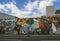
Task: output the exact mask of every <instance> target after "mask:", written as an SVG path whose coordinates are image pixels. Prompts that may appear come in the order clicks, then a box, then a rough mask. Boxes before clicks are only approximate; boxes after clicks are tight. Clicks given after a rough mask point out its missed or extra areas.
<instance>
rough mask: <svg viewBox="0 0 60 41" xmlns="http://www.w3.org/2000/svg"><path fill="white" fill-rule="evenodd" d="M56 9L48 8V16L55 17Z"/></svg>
mask: <svg viewBox="0 0 60 41" xmlns="http://www.w3.org/2000/svg"><path fill="white" fill-rule="evenodd" d="M55 12H56V11H55V9H54V6H47V7H46V16H51V17H52V16H55V15H56V14H55Z"/></svg>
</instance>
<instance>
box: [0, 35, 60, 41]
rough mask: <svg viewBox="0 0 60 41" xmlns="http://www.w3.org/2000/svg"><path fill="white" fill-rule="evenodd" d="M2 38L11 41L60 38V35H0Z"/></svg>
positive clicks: (36, 40)
mask: <svg viewBox="0 0 60 41" xmlns="http://www.w3.org/2000/svg"><path fill="white" fill-rule="evenodd" d="M1 40H4V41H5V40H7V41H8V40H9V41H10V40H11V41H13V40H14V41H15V40H17V41H19V40H20V41H29V40H31V41H32V40H34V41H38V40H60V35H0V41H1Z"/></svg>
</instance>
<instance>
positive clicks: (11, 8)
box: [0, 0, 60, 17]
mask: <svg viewBox="0 0 60 41" xmlns="http://www.w3.org/2000/svg"><path fill="white" fill-rule="evenodd" d="M50 5H53V6H54V8H55V10H58V9H60V0H0V12H3V13H6V14H10V15H13V16H17V17H24V16H25V17H29V16H30V17H31V16H41V15H45V14H44V13H45V7H46V6H50ZM22 15H23V16H22Z"/></svg>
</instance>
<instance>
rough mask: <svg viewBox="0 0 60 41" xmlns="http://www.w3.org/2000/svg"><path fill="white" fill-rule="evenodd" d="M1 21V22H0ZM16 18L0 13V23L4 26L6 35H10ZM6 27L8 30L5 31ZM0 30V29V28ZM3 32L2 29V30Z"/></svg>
mask: <svg viewBox="0 0 60 41" xmlns="http://www.w3.org/2000/svg"><path fill="white" fill-rule="evenodd" d="M1 20H2V22H1ZM16 21H17V17H15V16H12V15H8V14H4V13H0V22H1V24H3V25H4V28H5V29H6V30H8V31H6V33H9V34H12V31H13V29H14V27H15V26H16ZM7 26H8V28H9V29H7ZM0 28H1V27H0ZM3 30H4V29H3Z"/></svg>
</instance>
